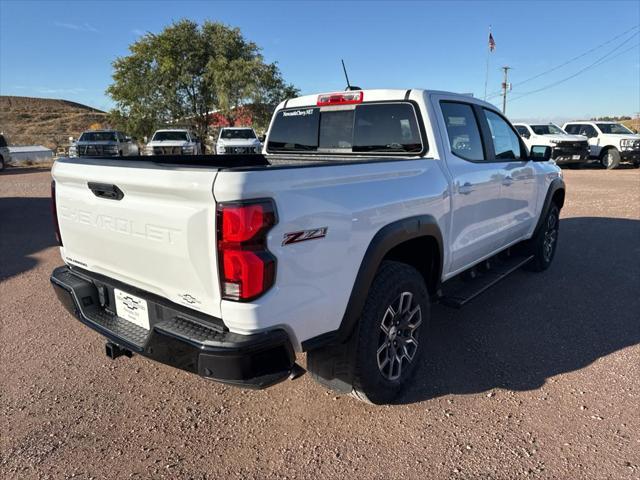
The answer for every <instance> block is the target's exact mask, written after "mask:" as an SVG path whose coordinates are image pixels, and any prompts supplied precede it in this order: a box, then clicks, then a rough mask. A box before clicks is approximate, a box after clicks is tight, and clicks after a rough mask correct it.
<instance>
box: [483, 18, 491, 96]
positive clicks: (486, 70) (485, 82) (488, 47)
mask: <svg viewBox="0 0 640 480" xmlns="http://www.w3.org/2000/svg"><path fill="white" fill-rule="evenodd" d="M489 35H491V25H489ZM490 54H491V46H490V45H489V42H488V41H487V66H486V69H485V73H484V101H485V102H486V101H487V84H488V83H489V56H490Z"/></svg>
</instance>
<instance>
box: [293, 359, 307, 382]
mask: <svg viewBox="0 0 640 480" xmlns="http://www.w3.org/2000/svg"><path fill="white" fill-rule="evenodd" d="M305 373H307V371H306V370H305V369H304V368H302V367H301V366H300V365H298V364H297V363H294V364H293V367H292V368H291V373H289V380H295V379H296V378H298V377H301V376H302V375H304V374H305Z"/></svg>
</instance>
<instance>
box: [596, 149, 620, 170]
mask: <svg viewBox="0 0 640 480" xmlns="http://www.w3.org/2000/svg"><path fill="white" fill-rule="evenodd" d="M600 163H601V164H602V166H603V167H604V168H606V169H607V170H613V169H614V168H617V167H618V165H619V164H620V152H619V151H618V150H617V149H615V148H609V149H607V150H606V151H605V152H604V153H603V154H602V155H601V156H600Z"/></svg>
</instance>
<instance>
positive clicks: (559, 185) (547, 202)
mask: <svg viewBox="0 0 640 480" xmlns="http://www.w3.org/2000/svg"><path fill="white" fill-rule="evenodd" d="M559 190H562V192H563V193H564V192H566V190H567V189H566V186H565V183H564V180H563V179H562V178H559V177H558V178H556V179H554V180H553V181H552V182H551V184H550V185H549V189H548V190H547V195H546V196H545V197H544V203H543V204H542V209H541V210H540V216H539V217H538V223H536V228H535V229H534V230H533V235H531V237H532V238H533V237H535V236H536V235H537V234H538V231H539V230H540V228H542V225H543V222H544V219H545V218H546V216H547V212H548V211H549V208H551V202H552V201H553V196H554V195H555V194H556V192H557V191H559ZM563 205H564V197H563V202H562V205H558V208H559V209H560V210H562V207H563Z"/></svg>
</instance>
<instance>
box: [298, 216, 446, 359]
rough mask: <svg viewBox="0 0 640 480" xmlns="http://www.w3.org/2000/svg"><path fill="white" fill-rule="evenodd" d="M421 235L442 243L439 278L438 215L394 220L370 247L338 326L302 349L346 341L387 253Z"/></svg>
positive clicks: (304, 345)
mask: <svg viewBox="0 0 640 480" xmlns="http://www.w3.org/2000/svg"><path fill="white" fill-rule="evenodd" d="M419 237H432V238H433V239H435V241H436V243H437V245H438V250H439V252H440V261H439V263H438V272H437V277H436V278H437V279H438V282H439V281H440V278H441V276H442V263H443V259H444V257H443V246H442V233H441V232H440V227H439V226H438V222H437V221H436V219H435V218H434V217H433V216H432V215H418V216H415V217H408V218H404V219H401V220H397V221H395V222H393V223H390V224H388V225H386V226H384V227H382V228H381V229H380V230H378V232H377V233H376V234H375V235H374V237H373V238H372V239H371V242H370V243H369V246H368V247H367V250H366V252H365V254H364V257H363V259H362V262H361V263H360V268H359V270H358V274H357V275H356V279H355V282H354V285H353V288H352V290H351V295H350V296H349V301H348V303H347V308H346V309H345V313H344V315H343V317H342V322H341V323H340V327H339V328H338V330H334V331H331V332H327V333H323V334H321V335H318V336H317V337H313V338H310V339H307V340H305V341H303V342H302V350H303V351H308V350H312V349H315V348H318V347H322V346H325V345H328V344H340V343H343V342H345V341H346V340H347V339H348V338H349V336H350V335H351V333H352V332H353V329H354V327H355V326H356V324H357V322H358V320H359V318H360V314H361V312H362V309H363V307H364V304H365V301H366V299H367V295H368V293H369V289H370V288H371V284H372V283H373V280H374V278H375V275H376V273H377V271H378V268H379V267H380V264H381V263H382V260H383V259H384V257H385V255H386V254H387V253H388V252H389V251H391V249H392V248H394V247H396V246H398V245H400V244H401V243H404V242H406V241H408V240H412V239H415V238H419Z"/></svg>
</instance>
